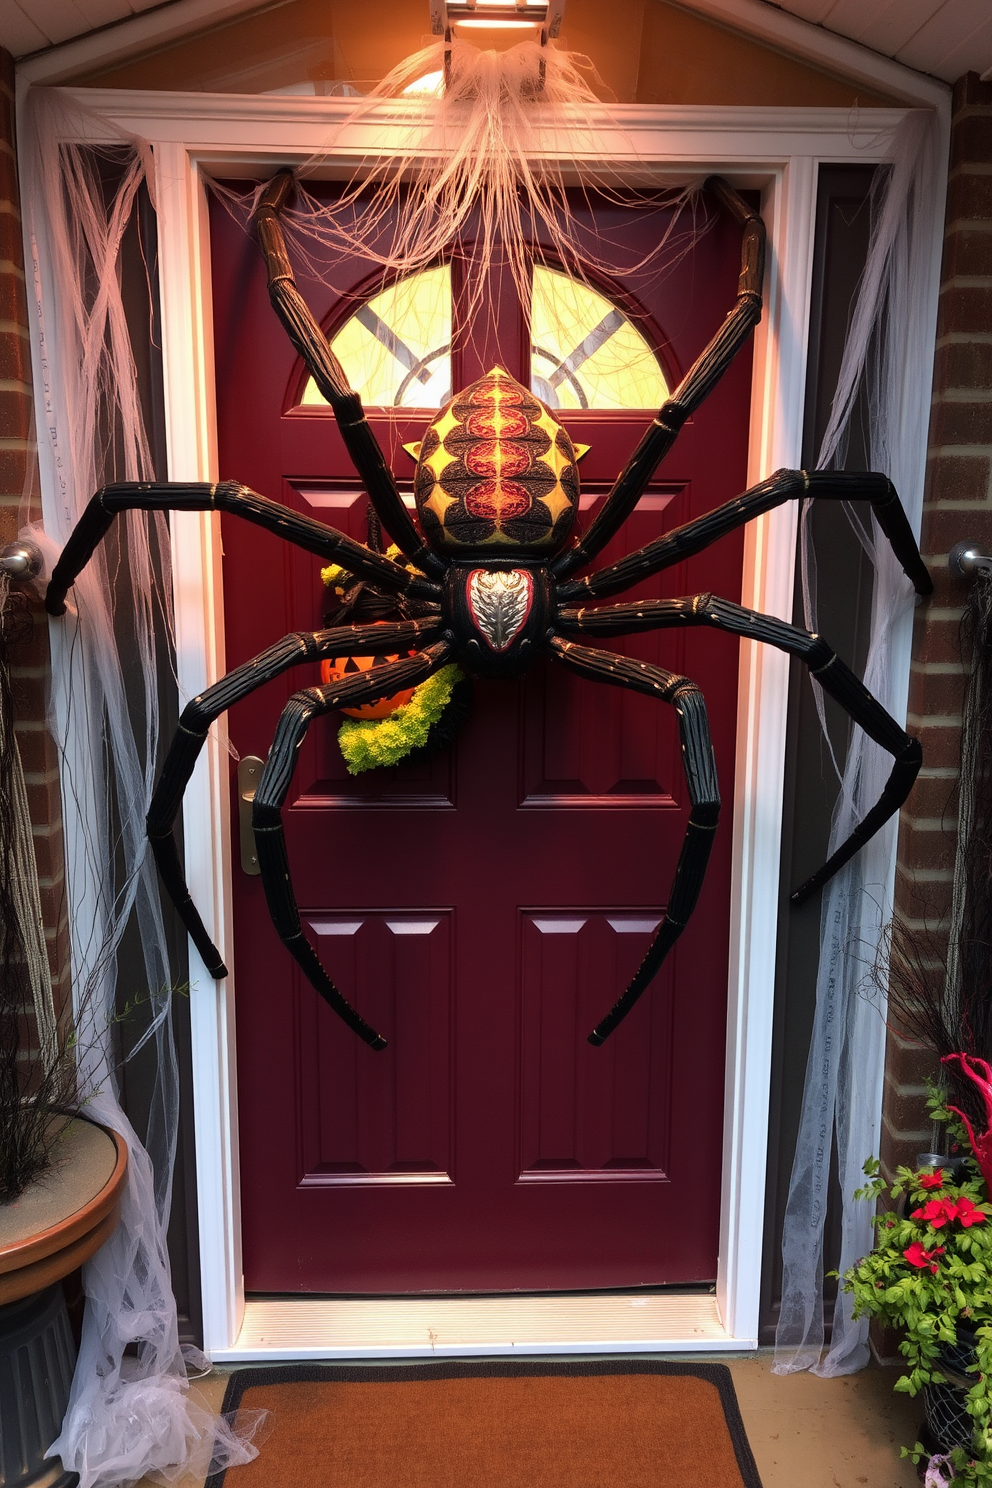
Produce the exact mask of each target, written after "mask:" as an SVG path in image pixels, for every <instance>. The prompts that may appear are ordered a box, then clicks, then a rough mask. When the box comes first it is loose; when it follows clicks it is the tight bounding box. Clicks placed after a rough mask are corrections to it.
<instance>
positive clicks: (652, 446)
mask: <svg viewBox="0 0 992 1488" xmlns="http://www.w3.org/2000/svg"><path fill="white" fill-rule="evenodd" d="M704 189H705V190H707V191H711V192H712V193H713V195H714V196H715V197H716V198H717V200H718V201H719V202H720V205H721V206H723V207H725V208H726V209H727V211H729V212H730V213H731V215H732V216H733V217H734V218H736V220H737V222H738V223H740V225H741V227H742V228H743V229H744V237H743V241H742V243H741V273H740V279H739V280H738V285H737V300H736V303H735V304H734V308H733V309H732V310H731V311H730V313H729V315H728V316H727V318H726V320H725V321H724V323H723V325H722V326H721V327H720V329H719V330H718V331H717V333H716V335H715V336H714V337H713V339H712V341H710V343H709V345H708V346H707V347H706V349H705V350H704V351H703V352H702V353H701V354H700V355H699V356H698V357H697V358H696V360H695V361H694V362H693V364H692V366H691V367H690V368H689V370H688V372H687V373H686V375H685V376H684V377H683V379H682V381H681V382H680V383H679V385H678V387H677V388H676V389H675V391H674V392H673V393H672V396H671V397H670V398H668V399H667V400H666V401H665V402H664V403H663V404H662V407H661V410H660V412H659V413H658V416H657V418H655V419H654V420H653V422H652V423H651V424H650V426H649V427H648V430H647V432H646V433H645V435H644V437H643V438H642V439H641V441H640V443H639V444H638V446H637V448H636V449H635V451H634V453H633V454H632V455H631V457H630V459H629V460H628V461H627V464H626V465H625V466H624V468H623V470H622V471H621V472H620V474H619V476H618V477H617V480H616V483H615V484H614V486H613V489H612V491H611V492H610V494H609V495H608V496H607V498H606V501H605V503H604V505H603V507H602V509H601V510H600V513H599V515H598V516H597V517H596V519H595V521H594V522H593V523H592V524H591V525H590V527H589V530H588V531H587V532H584V533H582V534H581V535H580V536H579V537H578V538H576V540H575V543H574V545H573V546H572V547H571V548H568V549H567V550H566V551H565V552H564V553H562V554H561V555H560V556H559V557H558V558H556V559H555V561H554V563H553V564H552V565H551V569H552V572H553V574H554V575H555V577H556V578H558V579H564V578H567V576H568V575H569V574H570V573H574V572H575V570H576V569H577V568H582V566H583V565H584V564H586V563H589V562H590V561H591V560H592V559H593V558H595V556H596V554H597V553H599V552H601V551H602V549H603V548H605V546H606V544H607V543H608V542H609V540H610V538H611V537H612V536H613V534H614V533H615V532H616V531H617V530H618V529H619V528H620V527H621V526H622V525H623V523H624V522H625V521H626V520H627V518H628V517H629V516H630V513H631V512H632V511H633V510H634V507H635V506H636V505H637V503H638V501H639V500H640V498H641V496H642V495H643V493H644V490H645V488H646V486H647V484H648V481H649V480H650V479H651V477H652V476H653V475H654V472H655V470H656V469H657V468H658V466H659V465H660V463H661V461H662V460H663V459H664V457H665V455H667V453H668V451H669V450H670V449H671V447H672V445H673V444H674V443H675V440H676V437H677V435H678V433H679V430H680V429H681V428H682V425H683V424H684V423H685V421H686V419H687V418H688V417H689V415H690V414H691V413H693V412H694V411H695V410H696V409H697V408H698V407H699V405H700V403H701V402H702V401H703V399H704V398H705V397H706V396H707V395H708V394H709V393H711V392H712V391H713V389H714V388H715V387H716V385H717V383H718V382H719V381H720V378H721V377H722V376H723V374H724V372H726V370H727V368H728V367H729V366H730V363H731V362H732V361H733V359H734V357H735V356H736V355H737V353H738V351H740V349H741V347H742V346H743V345H744V342H745V341H746V340H747V338H748V336H750V334H751V332H752V331H753V330H754V327H755V326H756V325H757V324H758V321H759V320H760V319H761V285H762V280H763V279H764V274H765V225H764V223H763V222H762V220H761V218H760V217H759V216H758V214H757V213H756V212H753V211H752V210H751V208H750V207H749V206H748V204H747V202H745V201H744V200H743V199H742V198H741V197H740V196H738V194H737V192H736V191H735V190H734V189H733V187H732V186H730V185H728V183H727V182H726V181H724V180H723V179H722V178H721V177H720V176H710V177H709V179H708V180H707V181H706V182H705V183H704Z"/></svg>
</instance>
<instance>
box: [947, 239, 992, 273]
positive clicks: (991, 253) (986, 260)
mask: <svg viewBox="0 0 992 1488" xmlns="http://www.w3.org/2000/svg"><path fill="white" fill-rule="evenodd" d="M942 272H943V276H944V278H947V279H949V278H951V276H952V275H957V274H962V275H964V274H967V275H970V276H972V275H973V276H981V275H985V274H992V234H990V233H987V232H982V231H981V230H980V229H976V228H970V227H962V228H958V229H957V231H955V232H952V233H950V234H949V235H948V236H947V238H946V239H945V240H944V267H943V271H942Z"/></svg>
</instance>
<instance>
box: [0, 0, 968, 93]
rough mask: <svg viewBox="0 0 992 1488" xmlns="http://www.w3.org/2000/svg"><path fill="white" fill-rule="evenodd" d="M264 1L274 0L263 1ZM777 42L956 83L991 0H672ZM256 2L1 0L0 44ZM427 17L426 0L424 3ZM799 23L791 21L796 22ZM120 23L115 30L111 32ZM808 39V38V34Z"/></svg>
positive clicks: (246, 7) (62, 39)
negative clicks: (855, 55)
mask: <svg viewBox="0 0 992 1488" xmlns="http://www.w3.org/2000/svg"><path fill="white" fill-rule="evenodd" d="M270 3H271V0H270ZM678 3H679V4H680V5H681V6H682V8H683V9H686V10H692V11H698V12H700V13H701V14H704V15H709V16H711V17H712V18H713V19H716V20H720V21H722V22H723V23H724V24H725V25H729V26H733V27H735V28H737V29H739V30H741V31H744V32H748V33H751V34H757V35H760V36H761V37H762V39H765V40H769V41H771V42H773V44H777V45H778V46H780V47H781V48H782V49H783V50H786V51H793V50H804V48H803V45H802V42H803V31H805V30H806V28H807V27H813V28H819V29H821V30H822V31H827V32H832V33H833V34H834V35H836V36H841V37H845V38H847V39H849V40H851V41H855V42H858V43H860V45H862V46H864V47H867V48H869V49H870V50H871V51H874V52H877V53H879V54H880V55H881V56H885V57H890V58H893V59H894V60H895V61H898V62H901V63H903V64H904V65H905V66H907V67H911V68H914V69H916V70H917V71H919V72H924V73H929V74H931V75H932V76H934V77H937V78H941V79H943V80H944V81H946V82H953V81H954V80H955V79H956V78H958V77H960V76H961V74H962V73H965V72H969V71H971V72H979V73H982V74H985V73H988V72H992V9H990V7H989V5H988V0H784V3H783V4H775V5H773V4H770V3H767V0H678ZM264 8H268V7H266V6H260V5H259V4H258V0H165V3H164V4H163V3H161V0H0V43H2V44H3V45H4V46H5V47H6V48H7V49H8V50H9V51H10V52H12V53H13V55H14V56H15V57H17V58H21V57H26V56H30V55H32V54H34V53H38V52H43V51H46V50H48V49H49V48H52V47H57V46H61V45H63V44H64V43H66V42H68V41H75V40H79V39H80V38H83V37H90V38H93V39H94V40H95V33H97V32H103V34H104V36H105V37H106V40H107V50H108V51H113V52H116V53H117V54H118V55H121V54H122V53H121V46H120V44H121V43H123V52H124V53H127V52H131V51H137V50H144V49H146V48H150V47H152V46H161V45H163V44H165V43H167V42H169V41H174V40H177V39H178V38H179V37H181V36H184V35H189V34H190V33H193V32H195V31H197V30H199V29H201V28H202V27H204V26H209V25H216V24H217V23H218V22H219V21H222V20H225V19H227V18H229V17H231V16H234V15H237V14H239V13H241V12H246V11H250V10H256V9H264ZM424 19H425V23H426V19H427V5H426V0H425V3H424ZM797 20H798V21H799V22H802V23H805V25H803V26H800V27H797V26H796V21H797ZM118 28H126V31H125V30H121V31H120V34H119V36H112V35H111V34H110V33H111V32H115V31H118ZM809 39H810V40H812V38H809Z"/></svg>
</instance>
